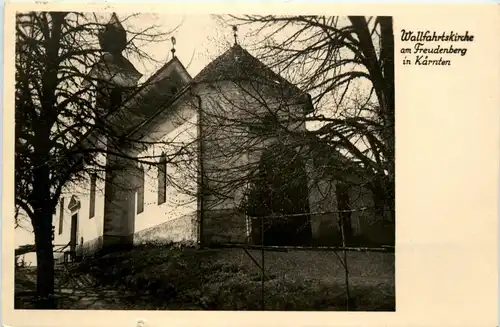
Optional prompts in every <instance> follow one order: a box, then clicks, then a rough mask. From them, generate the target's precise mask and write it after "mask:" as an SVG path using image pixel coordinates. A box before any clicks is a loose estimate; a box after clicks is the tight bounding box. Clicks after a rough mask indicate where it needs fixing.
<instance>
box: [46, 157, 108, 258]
mask: <svg viewBox="0 0 500 327" xmlns="http://www.w3.org/2000/svg"><path fill="white" fill-rule="evenodd" d="M98 160H99V161H101V163H102V162H105V155H104V154H101V155H99V159H98ZM97 174H98V177H97V180H96V196H95V210H94V213H95V214H94V216H93V217H90V175H89V176H88V177H87V178H84V179H82V180H79V181H77V182H72V183H70V184H68V185H67V186H66V187H65V188H64V190H63V192H62V194H61V196H60V200H59V204H58V205H57V207H56V212H55V214H54V216H53V225H54V226H55V240H54V244H56V245H58V246H57V247H56V250H57V249H58V248H61V246H64V245H67V244H68V243H69V242H70V240H71V219H72V216H73V215H74V214H77V215H78V223H77V238H76V239H77V244H78V246H81V245H82V239H83V243H84V248H85V249H84V250H85V251H86V252H87V251H88V252H92V251H93V250H94V249H95V248H96V247H99V244H100V242H101V237H102V234H103V219H104V172H102V171H100V172H98V173H97ZM72 196H76V197H77V198H78V200H79V201H80V207H79V209H77V210H75V211H73V212H72V211H71V210H70V209H69V208H68V205H69V203H70V201H71V198H72ZM61 199H64V200H63V201H64V203H63V205H64V207H61V203H62V202H61ZM61 210H62V211H63V215H62V227H61V226H60V225H61ZM60 228H61V229H62V233H59V231H60ZM68 250H69V247H67V248H66V249H65V251H68ZM54 256H55V257H61V256H62V253H57V252H56V253H55V254H54Z"/></svg>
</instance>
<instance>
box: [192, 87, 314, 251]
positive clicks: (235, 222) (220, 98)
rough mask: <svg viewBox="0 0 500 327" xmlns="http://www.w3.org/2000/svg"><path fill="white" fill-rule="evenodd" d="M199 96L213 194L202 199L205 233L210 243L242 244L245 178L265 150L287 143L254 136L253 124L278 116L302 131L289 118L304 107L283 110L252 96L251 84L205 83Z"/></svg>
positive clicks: (262, 97)
mask: <svg viewBox="0 0 500 327" xmlns="http://www.w3.org/2000/svg"><path fill="white" fill-rule="evenodd" d="M199 93H200V94H201V95H202V103H203V110H202V112H203V115H205V116H204V117H203V124H202V125H203V126H204V132H203V135H204V137H205V146H204V151H203V155H204V171H205V174H206V175H207V177H208V179H209V180H210V183H209V184H210V185H208V188H209V191H210V189H212V190H214V193H216V194H217V195H216V196H211V195H208V196H206V197H205V200H206V203H205V209H206V210H204V222H205V224H204V226H206V227H204V234H205V235H206V236H207V237H208V238H210V240H211V241H216V242H233V241H234V242H242V241H245V240H246V238H247V236H249V235H248V231H247V223H248V222H247V218H246V217H245V216H244V213H243V212H242V211H241V210H240V209H241V207H242V204H243V203H242V202H243V201H244V194H245V193H246V191H247V188H248V186H249V180H248V178H247V176H248V174H249V173H250V172H251V171H252V170H255V169H256V168H257V167H258V162H259V160H260V157H261V155H262V153H263V151H265V150H266V149H267V148H268V146H270V145H271V144H273V143H275V142H279V141H283V142H287V140H286V139H285V137H283V138H281V139H278V137H273V136H266V137H257V138H256V137H255V134H253V133H254V132H252V130H251V129H252V123H253V124H254V125H255V123H257V124H258V123H262V118H263V116H265V115H267V114H270V113H275V112H278V113H279V115H280V116H281V119H282V120H283V123H285V124H288V127H289V128H291V129H294V130H297V129H303V128H305V126H304V125H303V124H300V122H296V121H295V122H291V121H290V120H289V116H290V113H299V112H302V110H303V109H302V106H300V105H291V104H288V105H286V106H283V103H281V101H280V99H273V98H270V97H267V96H266V95H265V94H264V93H258V92H255V89H254V88H253V86H245V85H242V84H239V85H235V84H233V83H231V82H224V83H222V82H221V83H217V84H216V85H205V86H204V87H200V88H199ZM280 106H281V108H282V110H281V111H279V110H278V108H280ZM283 108H285V109H283ZM221 193H222V196H221Z"/></svg>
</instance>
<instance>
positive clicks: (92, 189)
mask: <svg viewBox="0 0 500 327" xmlns="http://www.w3.org/2000/svg"><path fill="white" fill-rule="evenodd" d="M96 188H97V174H96V173H92V174H91V175H90V199H89V219H90V218H94V216H95V197H96Z"/></svg>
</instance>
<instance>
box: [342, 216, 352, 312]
mask: <svg viewBox="0 0 500 327" xmlns="http://www.w3.org/2000/svg"><path fill="white" fill-rule="evenodd" d="M340 235H341V238H342V252H343V255H344V260H343V261H344V264H343V266H344V278H345V297H346V310H347V311H349V309H350V307H351V305H350V304H351V295H350V291H349V268H348V267H347V250H346V246H347V244H346V240H345V233H344V217H342V216H341V217H340Z"/></svg>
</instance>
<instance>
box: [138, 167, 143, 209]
mask: <svg viewBox="0 0 500 327" xmlns="http://www.w3.org/2000/svg"><path fill="white" fill-rule="evenodd" d="M138 184H139V185H138V187H137V214H140V213H141V212H143V211H144V168H143V167H142V166H141V167H139V176H138Z"/></svg>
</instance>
